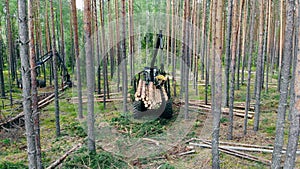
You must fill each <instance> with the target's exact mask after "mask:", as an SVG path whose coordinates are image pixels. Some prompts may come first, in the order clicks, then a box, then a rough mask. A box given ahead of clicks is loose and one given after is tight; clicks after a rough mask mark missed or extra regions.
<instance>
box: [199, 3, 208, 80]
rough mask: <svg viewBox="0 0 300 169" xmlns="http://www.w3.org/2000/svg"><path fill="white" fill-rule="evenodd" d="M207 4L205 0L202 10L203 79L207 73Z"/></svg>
mask: <svg viewBox="0 0 300 169" xmlns="http://www.w3.org/2000/svg"><path fill="white" fill-rule="evenodd" d="M206 5H207V2H206V0H205V1H203V11H202V13H203V14H202V27H201V32H202V38H201V64H200V69H201V79H202V80H204V74H205V70H204V65H205V61H204V60H205V59H204V58H205V56H204V54H205V40H206V38H207V37H206V18H207V16H206Z"/></svg>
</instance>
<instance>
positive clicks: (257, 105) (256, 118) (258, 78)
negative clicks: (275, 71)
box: [253, 0, 264, 131]
mask: <svg viewBox="0 0 300 169" xmlns="http://www.w3.org/2000/svg"><path fill="white" fill-rule="evenodd" d="M259 15H260V18H259V40H258V41H259V42H258V43H259V45H258V56H257V61H256V83H255V86H256V87H255V88H256V90H255V91H256V92H255V115H254V126H253V129H254V131H258V128H259V118H260V99H261V89H262V74H263V65H262V64H263V43H264V40H263V38H264V0H261V1H260V14H259Z"/></svg>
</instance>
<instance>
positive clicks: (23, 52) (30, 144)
mask: <svg viewBox="0 0 300 169" xmlns="http://www.w3.org/2000/svg"><path fill="white" fill-rule="evenodd" d="M18 7H19V8H18V13H19V19H18V20H19V40H20V56H21V67H22V68H21V72H22V84H23V89H22V91H23V111H24V114H25V129H26V139H27V154H28V168H30V169H34V168H37V162H36V159H37V157H36V144H35V133H34V127H33V121H32V119H33V114H32V109H31V99H30V65H29V55H28V54H29V52H28V49H29V46H28V43H27V42H28V40H29V39H28V24H27V19H28V18H27V10H26V9H27V4H26V1H25V0H18Z"/></svg>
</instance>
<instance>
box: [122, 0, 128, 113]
mask: <svg viewBox="0 0 300 169" xmlns="http://www.w3.org/2000/svg"><path fill="white" fill-rule="evenodd" d="M125 6H126V5H125V0H122V43H121V45H122V46H121V49H122V70H123V71H122V77H123V79H122V82H123V83H122V84H123V85H122V90H123V91H122V92H123V112H124V113H125V112H127V93H128V82H127V61H126V60H127V59H126V25H125V24H126V21H125V16H126V9H125Z"/></svg>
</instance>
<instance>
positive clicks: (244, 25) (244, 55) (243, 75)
mask: <svg viewBox="0 0 300 169" xmlns="http://www.w3.org/2000/svg"><path fill="white" fill-rule="evenodd" d="M248 15H249V0H246V2H245V7H244V14H243V23H242V26H243V28H242V29H243V35H242V49H241V50H242V53H241V57H242V79H241V83H242V85H243V84H244V79H245V65H246V58H247V57H246V55H247V54H246V36H247V33H248V30H247V23H248Z"/></svg>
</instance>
